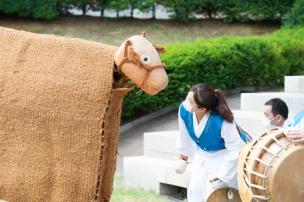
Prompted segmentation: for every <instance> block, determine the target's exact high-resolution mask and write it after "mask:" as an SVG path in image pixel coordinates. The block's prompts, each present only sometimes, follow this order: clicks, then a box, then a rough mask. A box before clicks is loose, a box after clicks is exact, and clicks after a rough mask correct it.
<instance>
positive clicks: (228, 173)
mask: <svg viewBox="0 0 304 202" xmlns="http://www.w3.org/2000/svg"><path fill="white" fill-rule="evenodd" d="M209 116H210V113H206V114H205V116H204V117H203V119H202V120H201V121H200V123H198V122H197V119H196V116H195V114H194V113H193V127H194V131H195V135H196V136H197V137H199V136H200V135H201V134H202V132H203V130H204V128H205V126H206V122H207V120H208V118H209ZM178 119H179V134H180V135H179V138H178V141H177V151H178V153H179V154H183V155H186V156H188V157H190V158H191V159H193V161H192V170H191V179H190V184H189V187H188V190H187V198H188V202H201V201H203V200H205V198H206V196H207V194H208V193H209V192H210V191H212V190H214V189H215V188H217V187H219V186H222V185H223V184H225V185H227V186H230V187H234V188H237V161H238V157H239V152H240V149H241V147H242V145H243V144H244V143H243V141H242V139H241V137H240V135H239V133H238V131H237V128H236V125H235V123H229V122H227V121H224V122H223V125H222V129H221V137H222V138H223V139H224V141H225V147H226V148H225V149H222V150H219V151H216V152H207V151H204V150H202V149H201V148H200V147H198V146H197V145H196V144H195V143H194V141H193V140H192V139H191V137H190V135H189V133H188V131H187V128H186V126H185V123H184V121H183V120H182V118H181V117H180V113H178ZM213 178H219V179H220V180H221V181H222V182H220V183H217V182H215V183H209V180H210V179H213Z"/></svg>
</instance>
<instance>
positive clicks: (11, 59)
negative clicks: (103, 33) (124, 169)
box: [0, 28, 121, 202]
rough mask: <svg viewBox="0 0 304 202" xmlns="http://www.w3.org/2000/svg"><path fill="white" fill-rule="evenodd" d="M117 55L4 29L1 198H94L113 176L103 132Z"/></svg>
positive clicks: (0, 41)
mask: <svg viewBox="0 0 304 202" xmlns="http://www.w3.org/2000/svg"><path fill="white" fill-rule="evenodd" d="M115 50H116V47H112V46H108V45H103V44H99V43H94V42H88V41H84V40H80V39H72V38H64V37H55V36H51V35H39V34H32V33H27V32H23V31H16V30H11V29H6V28H0V96H1V98H0V124H1V127H0V162H1V166H0V198H1V199H3V200H7V201H10V202H15V201H16V202H17V201H18V202H20V201H21V202H22V201H26V202H36V201H38V202H40V201H43V202H47V201H54V202H61V201H62V202H67V201H73V202H77V201H79V202H87V201H88V202H91V201H95V200H96V193H98V192H102V188H103V185H102V179H105V178H106V177H107V176H106V174H105V172H107V171H106V170H107V169H106V168H105V166H107V165H106V163H107V162H106V158H105V157H106V156H107V155H106V152H107V151H106V150H104V149H105V145H106V144H107V143H106V144H105V143H104V140H106V139H107V138H105V135H107V133H106V132H103V127H104V126H105V125H106V124H105V116H106V115H105V113H106V111H107V109H109V107H108V104H109V103H110V98H111V97H112V96H111V95H112V92H113V91H112V83H113V78H112V77H113V76H112V75H113V67H114V60H113V56H114V53H115ZM120 102H121V101H120ZM120 104H121V103H120ZM118 108H119V113H120V108H121V107H120V106H118ZM115 117H117V119H118V120H117V121H116V122H119V117H118V116H117V115H115ZM114 127H116V128H117V127H118V126H117V124H116V125H115V126H114ZM116 130H117V129H116ZM116 132H117V131H116ZM109 135H111V134H109ZM116 146H117V144H116V145H115V144H114V147H116ZM108 148H110V146H109V147H108ZM103 155H104V157H103ZM111 155H113V154H111ZM108 158H110V157H108ZM112 158H115V157H114V156H112ZM114 164H115V162H114ZM109 173H110V174H111V175H112V176H110V179H111V180H112V178H113V173H112V172H109ZM105 176H106V177H105ZM107 178H108V177H107ZM98 179H101V182H100V183H98ZM111 180H110V181H111ZM108 184H111V186H112V182H111V183H108ZM98 187H99V189H96V188H98ZM107 193H108V192H107ZM97 195H98V194H97ZM99 196H100V194H99Z"/></svg>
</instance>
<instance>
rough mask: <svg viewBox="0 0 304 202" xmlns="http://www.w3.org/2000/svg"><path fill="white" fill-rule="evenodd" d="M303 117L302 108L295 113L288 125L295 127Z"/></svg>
mask: <svg viewBox="0 0 304 202" xmlns="http://www.w3.org/2000/svg"><path fill="white" fill-rule="evenodd" d="M303 118H304V110H303V111H300V112H299V113H297V114H296V115H295V117H294V119H293V122H292V123H291V124H290V125H289V127H296V126H297V125H298V124H299V123H300V122H301V121H302V119H303Z"/></svg>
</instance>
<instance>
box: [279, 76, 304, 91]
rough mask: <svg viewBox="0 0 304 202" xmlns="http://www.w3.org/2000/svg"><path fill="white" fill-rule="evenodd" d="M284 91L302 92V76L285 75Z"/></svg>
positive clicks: (303, 80)
mask: <svg viewBox="0 0 304 202" xmlns="http://www.w3.org/2000/svg"><path fill="white" fill-rule="evenodd" d="M284 82H285V83H284V86H285V92H294V93H304V76H285V79H284Z"/></svg>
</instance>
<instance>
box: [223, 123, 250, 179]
mask: <svg viewBox="0 0 304 202" xmlns="http://www.w3.org/2000/svg"><path fill="white" fill-rule="evenodd" d="M221 136H222V138H223V139H224V141H225V147H226V149H227V152H226V153H225V157H224V162H223V164H222V165H221V168H220V171H219V176H218V178H219V179H221V180H222V181H224V182H226V183H229V182H231V180H233V178H234V177H236V175H237V162H238V158H239V154H240V150H241V147H242V145H244V144H245V143H244V142H243V140H242V139H241V137H240V135H239V132H238V130H237V128H236V124H235V123H234V122H233V123H229V122H227V121H224V122H223V126H222V131H221Z"/></svg>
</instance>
